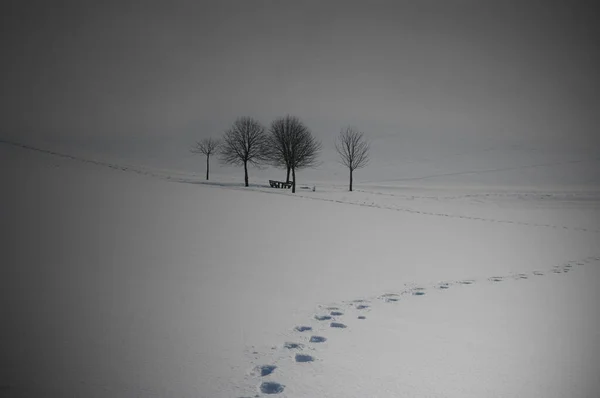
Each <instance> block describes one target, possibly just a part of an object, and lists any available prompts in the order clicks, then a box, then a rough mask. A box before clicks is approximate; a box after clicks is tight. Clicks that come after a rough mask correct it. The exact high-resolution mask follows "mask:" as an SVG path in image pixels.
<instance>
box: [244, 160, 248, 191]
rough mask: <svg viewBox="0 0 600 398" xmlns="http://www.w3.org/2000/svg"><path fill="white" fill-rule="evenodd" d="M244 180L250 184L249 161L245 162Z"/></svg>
mask: <svg viewBox="0 0 600 398" xmlns="http://www.w3.org/2000/svg"><path fill="white" fill-rule="evenodd" d="M244 181H245V183H246V186H248V162H244Z"/></svg>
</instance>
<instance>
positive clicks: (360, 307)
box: [356, 304, 369, 310]
mask: <svg viewBox="0 0 600 398" xmlns="http://www.w3.org/2000/svg"><path fill="white" fill-rule="evenodd" d="M367 308H369V306H368V305H366V304H360V305H357V306H356V309H357V310H365V309H367Z"/></svg>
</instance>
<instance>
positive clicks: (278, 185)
mask: <svg viewBox="0 0 600 398" xmlns="http://www.w3.org/2000/svg"><path fill="white" fill-rule="evenodd" d="M269 185H271V188H285V189H290V188H291V187H292V183H291V182H284V181H275V180H269Z"/></svg>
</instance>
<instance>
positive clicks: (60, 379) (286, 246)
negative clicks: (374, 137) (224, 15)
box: [0, 145, 600, 398]
mask: <svg viewBox="0 0 600 398" xmlns="http://www.w3.org/2000/svg"><path fill="white" fill-rule="evenodd" d="M0 154H1V156H0V162H2V168H1V170H2V181H3V195H2V203H1V206H0V209H1V212H2V220H3V225H4V230H5V231H4V233H3V236H5V238H4V239H5V249H4V252H5V258H4V260H3V263H4V264H5V267H4V268H5V270H4V271H3V278H2V279H3V280H4V281H5V285H4V287H3V291H2V295H3V300H2V314H3V321H2V323H3V325H5V327H3V328H2V332H0V337H1V341H2V343H1V344H2V348H1V350H2V352H3V353H4V354H3V355H2V359H1V362H0V363H1V368H2V369H3V371H2V372H1V373H0V386H1V388H0V396H3V397H4V396H5V397H37V396H44V397H64V396H85V397H132V396H145V397H151V396H156V397H250V396H257V395H258V396H263V395H270V393H273V394H275V396H281V397H364V396H372V397H394V396H407V397H412V396H415V397H422V396H431V397H461V398H464V397H482V396H502V397H509V396H523V397H525V396H526V397H544V398H546V397H565V396H569V397H592V396H596V394H597V392H598V391H600V384H599V382H598V379H597V377H596V373H595V372H596V370H597V369H598V367H599V365H600V360H599V358H600V344H599V343H600V337H599V336H598V333H597V330H598V325H599V324H600V323H599V321H600V319H599V318H600V315H599V313H598V311H597V308H596V307H597V303H598V300H599V299H600V297H599V295H600V293H598V289H597V284H598V282H599V281H600V267H599V266H600V251H599V250H598V246H599V245H598V242H599V236H600V235H599V234H600V223H599V211H600V199H599V198H600V195H598V192H597V191H596V188H595V187H594V186H593V185H589V186H588V188H586V189H578V190H575V189H573V188H572V187H560V186H559V187H556V188H555V189H554V190H545V191H540V190H534V189H525V188H522V187H521V188H520V189H506V188H502V189H498V188H497V187H496V189H494V188H492V189H490V187H486V186H484V187H480V188H477V185H476V184H473V185H470V184H466V185H469V186H468V187H465V186H461V184H460V183H458V182H456V181H455V182H454V183H447V181H448V180H445V179H444V180H441V181H440V183H439V184H438V185H435V184H432V185H431V186H423V185H417V184H412V185H410V183H408V182H407V181H404V182H395V183H394V182H387V183H383V182H371V183H364V184H357V187H356V188H357V192H352V193H349V192H345V191H344V184H345V181H344V179H343V178H340V179H339V180H337V181H335V182H334V183H320V184H318V187H317V190H316V192H312V191H310V190H301V189H300V190H299V192H298V194H297V195H295V197H294V195H292V194H291V193H289V192H288V191H279V190H273V189H270V188H265V187H263V186H260V184H257V185H255V186H253V187H250V188H249V189H244V188H243V187H241V186H240V185H239V184H237V183H232V182H231V181H229V180H224V179H222V180H219V179H218V178H215V180H216V181H215V182H216V183H218V185H209V184H204V183H202V181H201V179H200V178H197V177H196V176H194V175H190V174H185V173H183V174H169V173H168V172H167V171H165V170H162V171H160V170H159V171H156V170H155V171H154V172H147V173H146V174H140V173H139V172H138V173H136V172H134V171H135V168H132V167H130V166H122V167H117V166H118V164H113V166H114V167H113V168H112V169H111V168H109V167H106V165H105V164H94V163H90V162H87V163H86V162H83V161H80V160H74V159H68V158H64V157H59V156H56V155H52V154H48V153H42V152H36V151H32V150H29V149H24V148H17V147H14V146H9V145H0ZM566 167H567V168H568V167H571V166H569V165H566ZM138 171H139V170H138ZM421 172H423V170H422V171H421ZM573 173H574V174H577V171H576V170H575V171H574V172H573ZM200 175H201V174H200ZM415 175H416V174H415ZM475 176H476V177H477V178H482V181H483V177H482V176H483V174H476V175H475ZM474 181H475V180H474ZM445 183H447V184H445ZM507 185H509V184H507ZM510 185H513V184H510ZM555 185H556V184H555ZM359 317H364V319H360V318H359ZM302 327H310V328H312V329H311V330H305V331H300V330H302V329H303V328H302ZM319 337H324V338H325V339H319ZM311 340H312V342H311ZM320 340H324V341H320ZM289 343H293V344H289ZM263 365H270V366H272V367H268V366H267V367H264V368H260V367H261V366H263ZM261 374H264V375H261ZM269 383H271V384H269Z"/></svg>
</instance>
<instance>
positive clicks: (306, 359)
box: [295, 354, 315, 362]
mask: <svg viewBox="0 0 600 398" xmlns="http://www.w3.org/2000/svg"><path fill="white" fill-rule="evenodd" d="M295 359H296V362H312V361H314V360H315V359H314V358H313V357H312V356H311V355H308V354H296V357H295Z"/></svg>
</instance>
